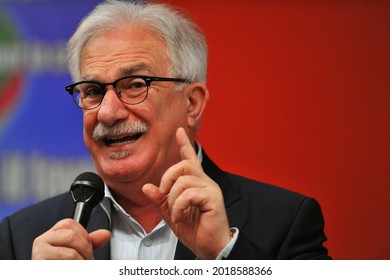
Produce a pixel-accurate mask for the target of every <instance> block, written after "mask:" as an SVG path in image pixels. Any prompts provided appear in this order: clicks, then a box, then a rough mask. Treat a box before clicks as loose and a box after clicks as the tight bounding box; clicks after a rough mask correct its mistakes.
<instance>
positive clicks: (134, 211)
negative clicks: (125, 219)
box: [110, 189, 161, 233]
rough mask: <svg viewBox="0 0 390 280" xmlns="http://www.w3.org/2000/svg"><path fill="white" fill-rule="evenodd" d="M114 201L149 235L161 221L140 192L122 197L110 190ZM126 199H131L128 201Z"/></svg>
mask: <svg viewBox="0 0 390 280" xmlns="http://www.w3.org/2000/svg"><path fill="white" fill-rule="evenodd" d="M110 191H111V194H112V196H113V197H114V199H115V201H116V202H117V203H118V204H119V205H120V206H122V208H123V209H124V210H125V211H126V213H127V214H129V215H131V216H132V217H133V218H134V219H135V220H136V221H137V222H138V223H139V224H140V225H141V226H142V227H143V229H144V230H145V231H146V232H147V233H149V232H151V231H152V230H153V229H154V228H155V227H156V226H157V225H158V224H159V223H160V221H161V216H160V215H159V214H158V212H157V210H156V209H155V208H154V206H153V205H152V204H150V202H149V200H148V199H147V198H146V197H145V195H144V194H143V192H142V191H141V190H140V192H138V193H137V194H135V193H134V192H133V193H132V195H131V196H123V195H122V194H120V193H118V192H116V191H115V190H113V189H110ZM128 197H131V199H129V198H128Z"/></svg>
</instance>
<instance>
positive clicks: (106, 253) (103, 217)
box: [87, 205, 110, 260]
mask: <svg viewBox="0 0 390 280" xmlns="http://www.w3.org/2000/svg"><path fill="white" fill-rule="evenodd" d="M98 229H107V230H110V221H109V219H108V216H107V214H106V212H105V211H104V210H103V208H102V207H101V206H100V205H98V206H96V207H95V208H94V209H93V210H92V214H91V218H90V220H89V223H88V226H87V231H88V232H92V231H95V230H98ZM93 256H94V259H95V260H109V259H110V242H107V244H105V245H104V246H103V247H102V248H100V249H97V250H95V251H94V253H93Z"/></svg>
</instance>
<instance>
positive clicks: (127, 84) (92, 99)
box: [65, 76, 190, 110]
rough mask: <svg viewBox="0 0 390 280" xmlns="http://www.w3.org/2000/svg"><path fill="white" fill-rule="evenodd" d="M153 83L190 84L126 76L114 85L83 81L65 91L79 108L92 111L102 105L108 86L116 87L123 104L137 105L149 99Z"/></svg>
mask: <svg viewBox="0 0 390 280" xmlns="http://www.w3.org/2000/svg"><path fill="white" fill-rule="evenodd" d="M152 82H176V83H190V81H189V80H187V79H181V78H162V77H149V76H126V77H122V78H120V79H118V80H116V81H114V82H112V83H100V82H96V81H82V82H78V83H74V84H71V85H68V86H66V87H65V90H66V91H67V92H69V94H70V95H72V97H73V100H74V102H75V103H76V105H77V106H78V107H80V108H81V109H84V110H92V109H95V108H97V107H98V106H99V105H100V104H101V103H102V101H103V98H104V95H105V94H106V92H107V89H106V88H107V86H110V85H112V86H113V87H114V89H115V91H116V94H117V96H118V97H119V99H120V100H121V101H122V102H123V103H126V104H129V105H136V104H139V103H142V102H144V101H145V99H146V98H147V97H148V89H149V87H150V84H151V83H152Z"/></svg>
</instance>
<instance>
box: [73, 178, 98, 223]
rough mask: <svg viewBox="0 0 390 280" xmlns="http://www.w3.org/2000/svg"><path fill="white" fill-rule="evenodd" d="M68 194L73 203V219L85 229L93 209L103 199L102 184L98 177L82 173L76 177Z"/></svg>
mask: <svg viewBox="0 0 390 280" xmlns="http://www.w3.org/2000/svg"><path fill="white" fill-rule="evenodd" d="M70 193H71V195H72V198H73V201H74V203H75V208H74V211H73V219H74V220H76V221H77V222H79V223H80V224H81V225H82V226H83V227H84V228H86V227H87V224H88V222H89V218H90V216H91V212H92V209H93V207H95V206H96V205H97V204H98V203H99V202H100V201H102V199H103V197H104V182H103V180H102V178H100V177H99V175H97V174H95V173H93V172H84V173H81V174H80V175H78V176H77V177H76V179H75V180H74V182H73V183H72V185H71V186H70Z"/></svg>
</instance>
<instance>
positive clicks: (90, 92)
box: [84, 87, 103, 98]
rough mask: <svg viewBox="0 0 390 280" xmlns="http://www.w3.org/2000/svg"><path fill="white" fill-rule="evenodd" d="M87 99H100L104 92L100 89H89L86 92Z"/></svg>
mask: <svg viewBox="0 0 390 280" xmlns="http://www.w3.org/2000/svg"><path fill="white" fill-rule="evenodd" d="M84 94H85V96H86V97H91V98H92V97H100V96H101V95H102V94H103V90H102V89H101V88H99V87H89V88H86V89H85V90H84Z"/></svg>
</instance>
